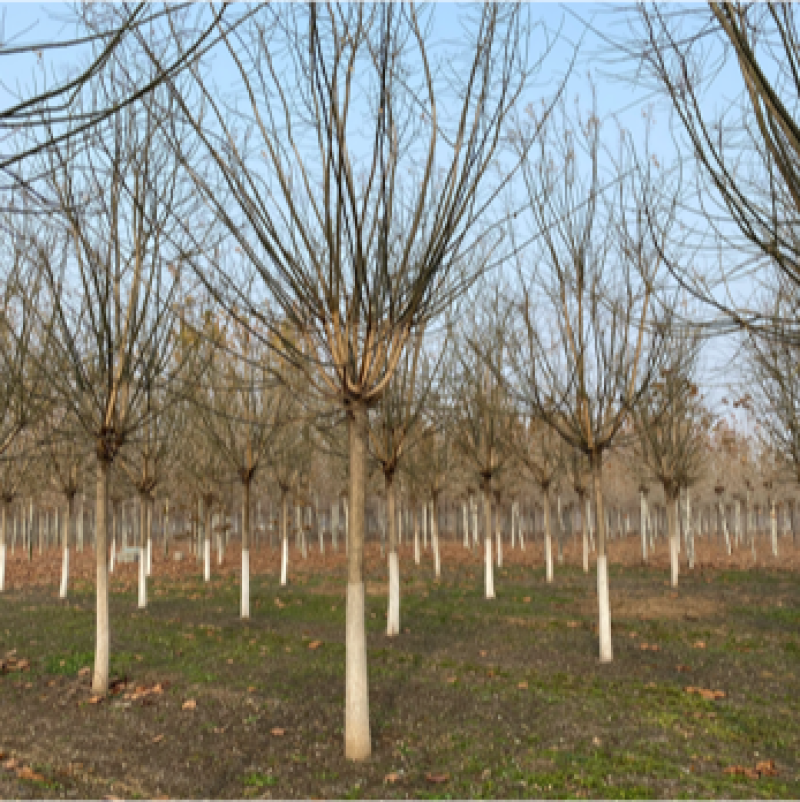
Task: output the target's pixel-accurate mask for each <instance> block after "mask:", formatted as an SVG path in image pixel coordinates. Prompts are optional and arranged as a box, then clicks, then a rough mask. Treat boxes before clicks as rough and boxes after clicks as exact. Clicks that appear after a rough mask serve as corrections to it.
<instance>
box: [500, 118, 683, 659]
mask: <svg viewBox="0 0 800 802" xmlns="http://www.w3.org/2000/svg"><path fill="white" fill-rule="evenodd" d="M551 121H552V125H551V126H549V129H548V134H549V136H548V137H546V138H543V139H541V140H540V149H539V158H538V160H537V161H533V160H529V161H528V162H527V163H526V165H525V169H524V171H523V175H524V177H525V183H526V187H527V191H528V197H529V201H530V203H529V206H528V211H529V214H530V217H531V219H532V222H533V228H534V230H535V232H537V234H538V235H539V236H540V237H541V241H542V243H543V244H542V247H541V249H540V251H539V252H537V253H536V254H535V256H531V258H530V260H528V259H526V258H524V256H523V253H522V251H518V254H519V255H518V268H519V269H518V272H519V280H520V285H521V290H520V292H521V300H520V301H519V302H517V303H515V304H513V305H512V306H511V309H512V311H513V313H514V317H513V319H512V321H513V322H512V324H511V325H510V326H509V332H510V336H509V337H508V338H507V353H508V362H507V364H508V373H509V376H510V379H509V384H510V387H511V388H512V390H513V392H514V393H516V395H517V398H518V400H519V402H520V404H521V405H522V408H523V410H524V411H526V412H527V414H528V415H529V416H530V417H533V418H537V419H539V420H542V421H544V422H546V423H547V424H548V425H550V426H552V427H553V429H554V430H555V431H556V432H558V434H559V435H560V436H561V437H562V438H563V439H564V440H565V441H566V443H567V444H568V445H569V446H571V447H572V448H576V449H578V450H579V451H581V452H582V453H583V454H585V455H586V457H587V458H588V461H589V465H590V470H591V474H592V485H593V488H592V490H593V495H594V502H595V515H596V518H597V591H598V594H597V595H598V610H599V635H600V661H601V662H610V661H611V660H612V658H613V652H612V645H611V618H610V608H609V589H608V566H607V560H606V524H605V514H604V509H603V493H602V468H603V458H604V456H605V453H606V451H607V450H608V449H609V448H610V447H611V446H612V444H613V443H614V442H615V441H617V440H618V438H619V435H620V432H621V430H622V428H623V425H624V424H625V422H626V421H627V420H628V418H629V416H630V415H631V412H632V410H633V408H634V406H635V405H636V403H637V402H638V400H639V399H640V398H641V397H642V396H643V394H644V393H645V392H646V390H647V388H648V387H649V385H650V384H651V382H652V381H653V378H654V376H655V375H656V373H657V370H658V368H659V366H660V364H661V361H662V358H663V352H664V336H663V329H662V327H661V326H659V325H658V321H657V320H656V319H655V312H656V310H655V308H654V289H655V285H654V282H655V279H656V270H657V265H658V256H657V253H656V252H655V250H654V248H653V246H652V244H650V241H649V238H650V232H649V231H648V227H647V219H646V217H645V214H644V212H643V210H642V203H643V198H644V199H646V200H647V201H648V202H651V203H653V202H654V195H655V191H654V187H653V183H652V177H651V176H650V175H649V173H647V172H644V173H640V172H639V171H638V170H635V169H633V165H631V164H627V165H625V164H622V163H617V164H614V163H612V165H611V167H612V169H613V170H614V173H613V174H614V177H615V182H614V183H612V184H611V185H610V186H611V189H608V188H606V187H604V185H603V180H602V174H601V167H602V165H601V158H600V157H601V143H600V121H599V119H598V118H597V117H596V115H595V114H593V113H592V114H590V115H589V116H588V118H586V119H585V120H579V121H578V123H577V124H575V125H572V124H570V123H569V121H568V118H567V116H566V114H561V115H559V116H558V118H556V117H553V118H551ZM524 135H525V134H524V131H521V132H520V137H521V138H522V139H523V140H524ZM584 154H585V155H584ZM584 160H585V163H582V162H583V161H584ZM645 169H648V168H645ZM663 211H664V216H663V217H662V225H663V226H664V229H663V230H664V231H668V228H669V220H670V214H671V210H670V208H669V207H667V208H666V209H664V210H663ZM603 213H604V215H603V217H601V214H603Z"/></svg>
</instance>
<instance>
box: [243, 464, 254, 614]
mask: <svg viewBox="0 0 800 802" xmlns="http://www.w3.org/2000/svg"><path fill="white" fill-rule="evenodd" d="M252 481H253V477H252V475H251V474H247V478H246V479H245V480H244V482H243V483H242V485H243V486H242V490H243V499H242V605H241V617H242V618H250V486H251V484H252Z"/></svg>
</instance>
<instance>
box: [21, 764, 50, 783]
mask: <svg viewBox="0 0 800 802" xmlns="http://www.w3.org/2000/svg"><path fill="white" fill-rule="evenodd" d="M17 779H20V780H36V781H38V782H44V777H43V776H42V775H41V774H38V773H37V772H35V771H34V770H33V769H32V768H31V767H30V766H23V767H22V768H21V769H18V770H17Z"/></svg>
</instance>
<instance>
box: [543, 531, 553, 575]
mask: <svg viewBox="0 0 800 802" xmlns="http://www.w3.org/2000/svg"><path fill="white" fill-rule="evenodd" d="M544 562H545V574H546V577H547V581H548V582H552V581H553V538H552V537H551V536H550V535H545V536H544Z"/></svg>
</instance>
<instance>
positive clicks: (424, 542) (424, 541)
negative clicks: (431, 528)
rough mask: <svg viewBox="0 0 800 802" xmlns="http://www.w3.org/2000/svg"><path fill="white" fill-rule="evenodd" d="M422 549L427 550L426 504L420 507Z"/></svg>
mask: <svg viewBox="0 0 800 802" xmlns="http://www.w3.org/2000/svg"><path fill="white" fill-rule="evenodd" d="M422 548H423V549H425V551H427V550H428V504H427V502H426V503H425V504H423V505H422Z"/></svg>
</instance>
